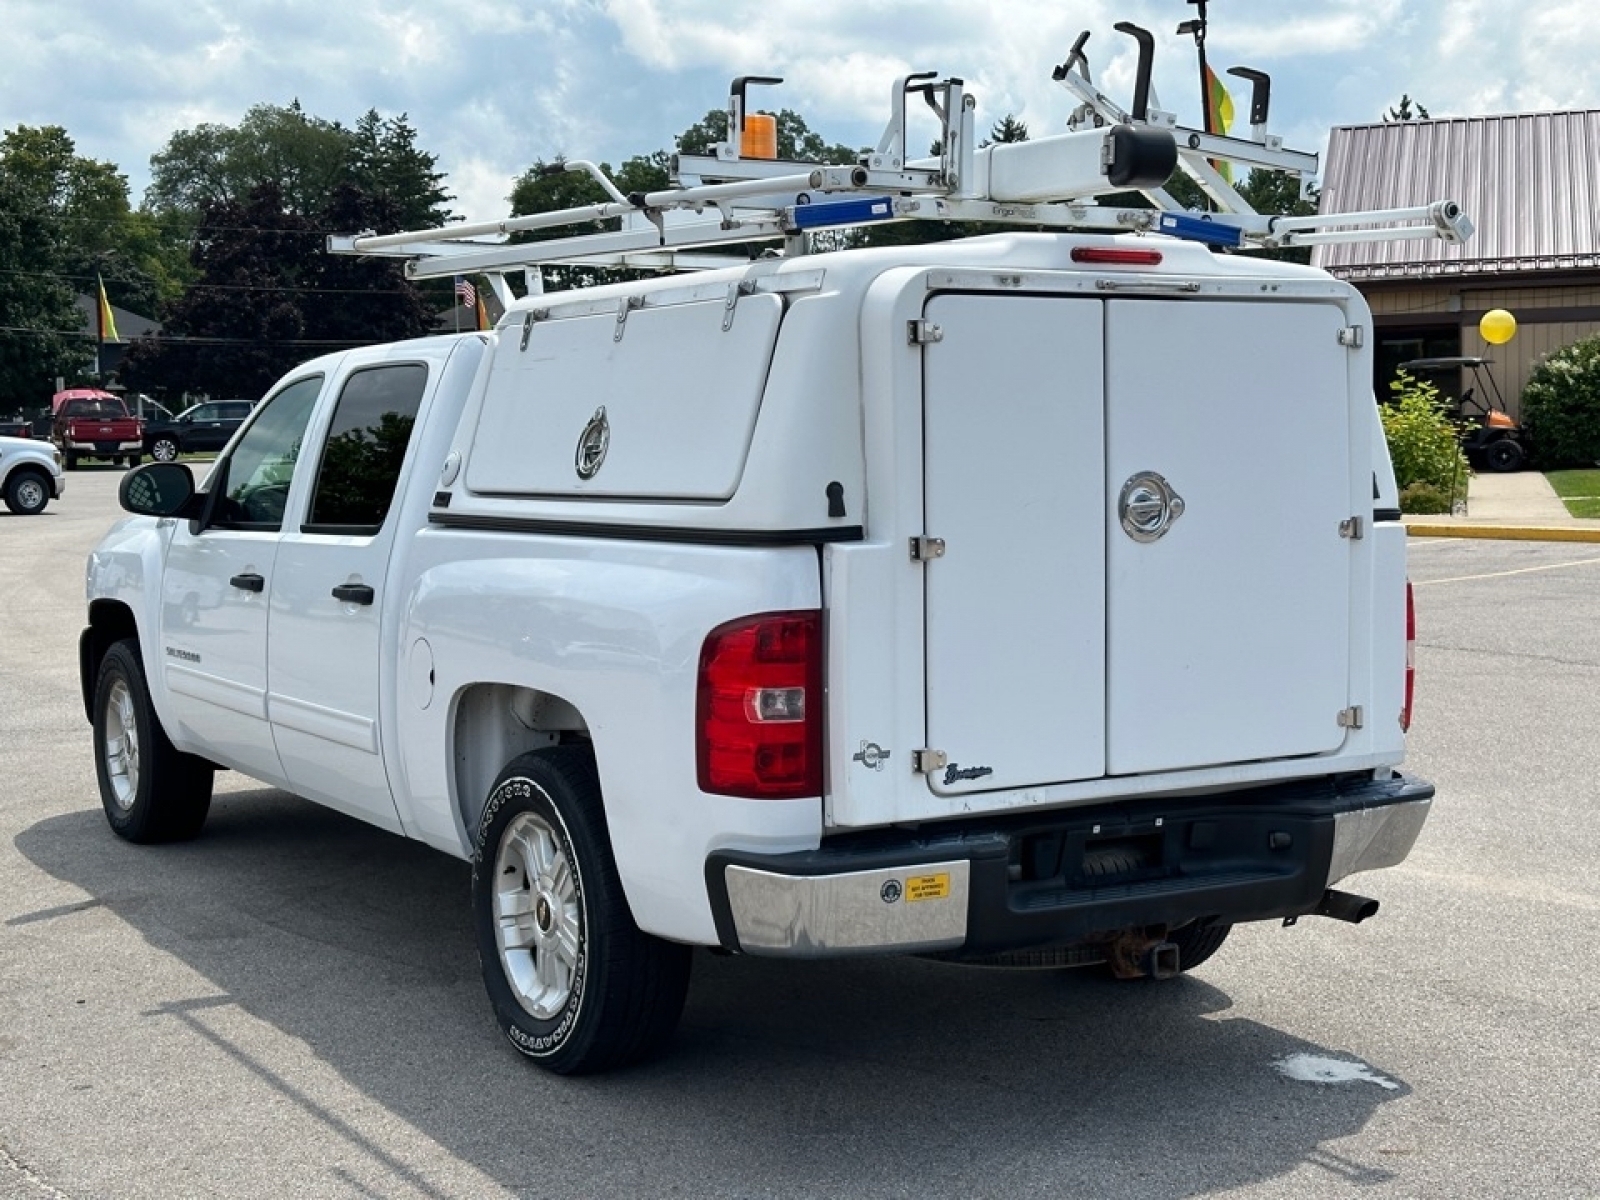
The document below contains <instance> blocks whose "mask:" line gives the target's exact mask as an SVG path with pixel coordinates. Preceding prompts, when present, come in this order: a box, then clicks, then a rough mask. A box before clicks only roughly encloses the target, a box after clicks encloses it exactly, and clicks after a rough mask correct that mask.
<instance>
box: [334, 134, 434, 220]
mask: <svg viewBox="0 0 1600 1200" xmlns="http://www.w3.org/2000/svg"><path fill="white" fill-rule="evenodd" d="M437 166H438V158H437V157H436V156H435V155H432V154H429V153H427V152H426V151H424V150H421V149H419V148H418V147H417V131H416V130H415V129H413V128H412V127H411V124H410V122H409V121H407V119H406V114H405V113H401V114H400V115H399V116H398V117H392V118H385V117H381V116H379V115H378V111H377V110H376V109H368V110H367V112H366V114H365V115H364V116H362V118H361V119H360V120H359V121H357V122H356V125H355V129H354V131H353V132H352V134H351V140H350V168H349V172H348V180H349V182H351V183H353V184H355V185H356V186H357V187H359V188H360V189H361V190H362V191H363V192H365V193H366V194H367V195H368V196H370V197H372V198H373V199H374V200H377V201H382V202H384V203H386V204H387V205H389V206H391V207H392V209H393V210H394V211H393V220H394V228H393V230H379V232H396V233H397V232H399V231H400V230H402V229H432V228H437V227H438V226H441V225H444V224H445V223H446V222H448V221H449V220H450V219H451V212H450V209H449V208H448V205H449V203H450V201H451V200H453V199H455V197H454V196H452V195H450V193H449V192H447V191H446V190H445V188H444V179H445V177H444V173H443V172H442V171H439V170H437V169H436V168H437Z"/></svg>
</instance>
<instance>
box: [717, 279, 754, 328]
mask: <svg viewBox="0 0 1600 1200" xmlns="http://www.w3.org/2000/svg"><path fill="white" fill-rule="evenodd" d="M755 290H756V285H755V284H754V283H752V282H751V281H750V280H748V279H746V280H744V281H743V282H741V283H734V284H729V285H728V298H727V300H726V301H724V302H723V305H722V332H723V333H727V332H728V330H730V329H732V328H733V315H734V313H735V312H737V311H738V309H739V297H740V296H750V295H753V294H754V293H755Z"/></svg>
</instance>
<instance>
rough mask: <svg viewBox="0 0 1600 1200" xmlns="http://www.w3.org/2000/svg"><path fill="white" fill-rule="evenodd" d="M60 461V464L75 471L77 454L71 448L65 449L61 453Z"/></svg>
mask: <svg viewBox="0 0 1600 1200" xmlns="http://www.w3.org/2000/svg"><path fill="white" fill-rule="evenodd" d="M61 462H62V465H63V466H64V467H66V469H67V470H69V471H76V470H77V469H78V456H77V455H76V454H74V453H73V452H72V451H71V450H67V451H65V452H64V453H63V454H62V455H61Z"/></svg>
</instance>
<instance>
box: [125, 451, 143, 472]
mask: <svg viewBox="0 0 1600 1200" xmlns="http://www.w3.org/2000/svg"><path fill="white" fill-rule="evenodd" d="M143 461H144V455H142V454H130V455H128V467H129V468H130V469H132V468H133V467H137V466H138V465H139V464H140V463H142V462H143Z"/></svg>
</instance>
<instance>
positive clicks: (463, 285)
mask: <svg viewBox="0 0 1600 1200" xmlns="http://www.w3.org/2000/svg"><path fill="white" fill-rule="evenodd" d="M456 296H457V298H458V299H460V301H461V303H463V304H465V305H466V306H467V307H468V308H472V307H473V306H474V305H476V304H477V303H478V289H477V288H475V287H473V286H472V283H471V282H470V281H469V280H466V279H463V278H461V276H459V275H457V276H456Z"/></svg>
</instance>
